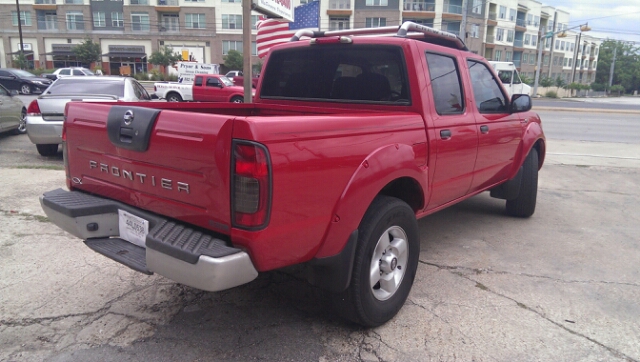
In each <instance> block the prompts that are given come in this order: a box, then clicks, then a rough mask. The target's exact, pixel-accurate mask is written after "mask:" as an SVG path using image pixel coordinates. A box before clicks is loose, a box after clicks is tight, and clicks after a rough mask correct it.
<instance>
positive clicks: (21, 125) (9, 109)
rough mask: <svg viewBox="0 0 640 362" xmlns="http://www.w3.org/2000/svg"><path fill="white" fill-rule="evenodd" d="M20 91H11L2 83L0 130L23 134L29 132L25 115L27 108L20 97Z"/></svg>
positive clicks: (0, 93)
mask: <svg viewBox="0 0 640 362" xmlns="http://www.w3.org/2000/svg"><path fill="white" fill-rule="evenodd" d="M16 95H18V91H16V90H13V91H10V90H8V89H7V88H5V87H3V86H1V85H0V132H1V133H4V132H10V131H12V132H13V133H15V134H22V133H25V132H27V127H26V126H25V117H26V116H27V108H25V106H24V104H23V103H22V101H21V100H20V99H18V97H16Z"/></svg>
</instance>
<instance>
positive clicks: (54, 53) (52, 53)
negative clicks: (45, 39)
mask: <svg viewBox="0 0 640 362" xmlns="http://www.w3.org/2000/svg"><path fill="white" fill-rule="evenodd" d="M44 55H59V56H65V57H72V56H75V55H76V54H75V53H74V52H65V51H53V52H50V53H44Z"/></svg>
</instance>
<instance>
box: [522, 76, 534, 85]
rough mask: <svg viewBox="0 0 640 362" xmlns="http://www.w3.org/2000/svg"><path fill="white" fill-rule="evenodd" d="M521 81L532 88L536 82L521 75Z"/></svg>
mask: <svg viewBox="0 0 640 362" xmlns="http://www.w3.org/2000/svg"><path fill="white" fill-rule="evenodd" d="M520 80H522V83H524V84H528V85H530V86H533V82H534V81H535V79H533V78H529V77H527V76H526V75H524V74H520Z"/></svg>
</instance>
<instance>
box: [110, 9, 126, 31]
mask: <svg viewBox="0 0 640 362" xmlns="http://www.w3.org/2000/svg"><path fill="white" fill-rule="evenodd" d="M111 26H113V27H114V28H124V17H123V16H122V13H119V12H117V11H114V12H112V13H111Z"/></svg>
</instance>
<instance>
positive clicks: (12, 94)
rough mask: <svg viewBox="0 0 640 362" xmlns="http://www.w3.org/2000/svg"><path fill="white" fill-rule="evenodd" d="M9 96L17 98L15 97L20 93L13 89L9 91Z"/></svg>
mask: <svg viewBox="0 0 640 362" xmlns="http://www.w3.org/2000/svg"><path fill="white" fill-rule="evenodd" d="M9 94H11V96H17V95H19V94H20V92H18V91H17V90H15V89H12V90H10V91H9Z"/></svg>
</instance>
